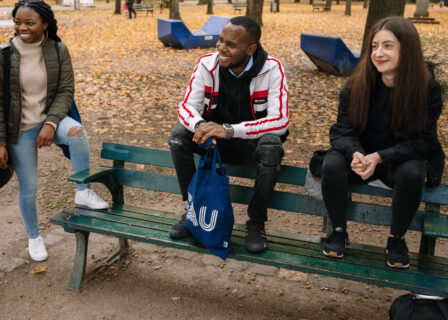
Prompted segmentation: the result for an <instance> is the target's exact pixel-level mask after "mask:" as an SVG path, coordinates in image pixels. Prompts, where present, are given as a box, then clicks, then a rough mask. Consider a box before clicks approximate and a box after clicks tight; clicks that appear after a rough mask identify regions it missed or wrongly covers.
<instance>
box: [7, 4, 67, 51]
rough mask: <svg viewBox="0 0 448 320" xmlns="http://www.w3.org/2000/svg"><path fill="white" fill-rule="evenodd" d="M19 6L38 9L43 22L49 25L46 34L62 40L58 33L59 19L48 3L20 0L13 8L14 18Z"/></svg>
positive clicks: (57, 40)
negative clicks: (57, 19) (55, 16)
mask: <svg viewBox="0 0 448 320" xmlns="http://www.w3.org/2000/svg"><path fill="white" fill-rule="evenodd" d="M19 8H31V9H33V10H34V11H36V12H37V13H38V14H39V16H40V18H41V19H42V23H47V24H48V27H47V29H46V30H45V35H46V36H47V37H48V38H51V39H53V40H54V41H56V42H61V38H59V37H58V35H57V32H58V25H57V21H56V19H55V18H54V13H53V10H52V9H51V7H50V6H49V5H48V4H47V3H45V2H44V1H42V0H19V2H17V3H16V4H15V5H14V9H13V10H12V17H13V18H15V17H16V13H17V10H19Z"/></svg>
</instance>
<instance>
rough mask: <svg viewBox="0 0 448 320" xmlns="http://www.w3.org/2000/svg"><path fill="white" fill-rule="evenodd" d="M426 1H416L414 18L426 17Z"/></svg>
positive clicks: (427, 3)
mask: <svg viewBox="0 0 448 320" xmlns="http://www.w3.org/2000/svg"><path fill="white" fill-rule="evenodd" d="M428 6H429V1H428V0H417V5H416V7H415V12H414V17H427V16H429V14H428Z"/></svg>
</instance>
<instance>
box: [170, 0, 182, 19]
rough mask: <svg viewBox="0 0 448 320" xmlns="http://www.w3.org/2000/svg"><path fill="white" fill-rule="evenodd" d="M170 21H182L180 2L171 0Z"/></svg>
mask: <svg viewBox="0 0 448 320" xmlns="http://www.w3.org/2000/svg"><path fill="white" fill-rule="evenodd" d="M170 19H175V20H182V19H181V18H180V12H179V0H170Z"/></svg>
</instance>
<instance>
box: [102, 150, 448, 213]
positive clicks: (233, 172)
mask: <svg viewBox="0 0 448 320" xmlns="http://www.w3.org/2000/svg"><path fill="white" fill-rule="evenodd" d="M101 157H102V158H104V159H110V160H120V161H125V162H131V163H142V164H146V165H154V166H160V167H165V168H174V165H173V160H172V158H171V154H170V152H169V151H168V150H158V149H150V148H145V147H136V146H129V145H121V144H114V143H104V144H103V149H102V151H101ZM198 159H199V158H198V157H196V163H197V162H198ZM225 167H226V170H227V175H228V176H232V177H240V178H249V179H254V178H255V174H256V169H255V168H248V167H245V166H237V165H228V164H226V165H225ZM306 171H307V170H306V169H305V168H299V167H293V166H287V165H282V170H281V173H280V177H279V179H278V183H279V184H281V183H286V184H292V185H298V186H303V185H304V184H305V178H306ZM350 190H351V191H352V192H356V193H363V194H368V195H375V196H382V197H392V194H393V193H392V191H391V190H387V189H383V188H379V187H374V186H369V185H354V186H350ZM422 201H424V202H431V203H440V204H448V186H447V185H440V186H438V187H437V188H426V189H425V193H424V194H423V199H422Z"/></svg>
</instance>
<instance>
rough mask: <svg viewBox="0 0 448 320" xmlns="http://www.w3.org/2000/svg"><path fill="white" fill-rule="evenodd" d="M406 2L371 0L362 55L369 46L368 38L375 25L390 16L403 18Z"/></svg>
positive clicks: (403, 0) (404, 0)
mask: <svg viewBox="0 0 448 320" xmlns="http://www.w3.org/2000/svg"><path fill="white" fill-rule="evenodd" d="M405 5H406V0H394V1H390V0H370V5H369V13H368V14H367V21H366V27H365V28H364V37H363V40H362V54H363V53H364V51H365V49H366V46H367V43H366V41H367V37H368V36H369V33H370V29H372V27H373V25H374V24H375V23H376V22H377V21H378V20H381V19H383V18H386V17H389V16H403V13H404V7H405Z"/></svg>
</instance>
